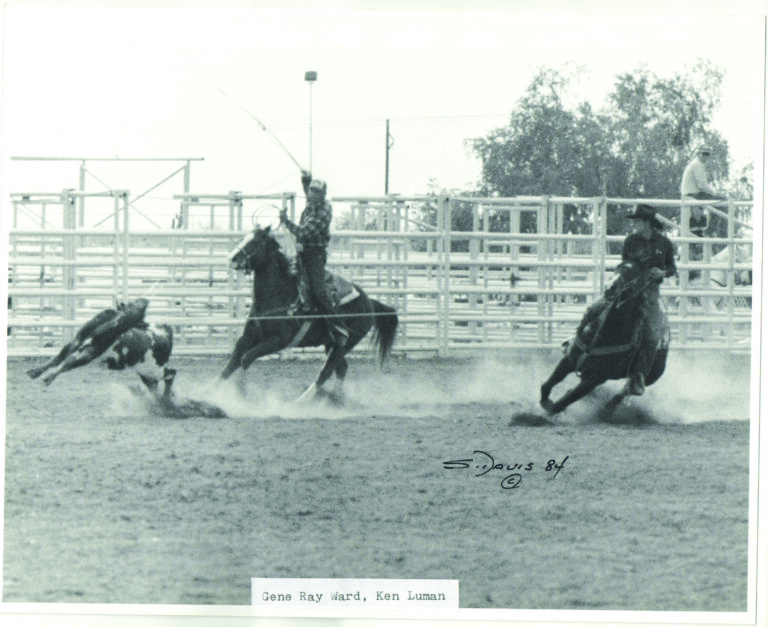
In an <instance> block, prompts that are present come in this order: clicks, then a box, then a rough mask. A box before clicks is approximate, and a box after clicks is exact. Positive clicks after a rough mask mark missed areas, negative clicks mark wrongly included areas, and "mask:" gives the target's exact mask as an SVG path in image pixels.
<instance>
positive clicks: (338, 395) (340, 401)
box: [328, 392, 347, 407]
mask: <svg viewBox="0 0 768 627" xmlns="http://www.w3.org/2000/svg"><path fill="white" fill-rule="evenodd" d="M346 398H347V397H346V395H345V394H344V393H343V392H329V393H328V401H329V402H330V403H331V405H334V406H335V407H343V406H344V403H345V401H346Z"/></svg>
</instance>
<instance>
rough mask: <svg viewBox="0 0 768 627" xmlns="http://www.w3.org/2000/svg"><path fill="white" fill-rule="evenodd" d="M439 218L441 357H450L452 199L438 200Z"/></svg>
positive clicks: (442, 197) (446, 197) (444, 197)
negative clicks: (440, 250) (440, 251)
mask: <svg viewBox="0 0 768 627" xmlns="http://www.w3.org/2000/svg"><path fill="white" fill-rule="evenodd" d="M438 217H441V218H442V220H441V221H440V222H439V225H440V235H441V237H440V248H441V249H442V259H441V260H440V261H441V263H440V277H441V281H440V298H441V303H440V305H441V306H440V328H441V331H442V332H441V334H440V348H439V355H440V357H447V356H448V343H449V335H450V332H449V331H450V329H449V325H450V323H449V315H450V303H451V198H450V196H441V197H440V199H439V200H438Z"/></svg>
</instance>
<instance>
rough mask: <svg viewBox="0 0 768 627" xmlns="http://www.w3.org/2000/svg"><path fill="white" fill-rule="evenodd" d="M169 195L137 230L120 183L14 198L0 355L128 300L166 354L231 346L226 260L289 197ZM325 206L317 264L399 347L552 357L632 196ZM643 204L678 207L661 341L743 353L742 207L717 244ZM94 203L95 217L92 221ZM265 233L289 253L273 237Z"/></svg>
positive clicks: (606, 274) (63, 333)
mask: <svg viewBox="0 0 768 627" xmlns="http://www.w3.org/2000/svg"><path fill="white" fill-rule="evenodd" d="M175 198H176V199H177V201H178V202H179V204H180V210H179V221H178V223H177V224H176V228H171V229H137V228H134V227H133V226H132V220H131V216H132V214H133V212H134V211H135V208H133V206H132V203H131V199H130V194H129V192H127V191H125V190H112V191H110V192H102V193H86V192H75V191H73V190H63V191H61V192H58V193H46V194H36V193H23V194H21V193H19V194H12V195H11V200H12V205H13V228H11V230H10V246H9V259H8V267H9V302H8V314H9V315H8V327H9V328H8V340H7V346H8V353H9V354H10V355H31V354H39V353H40V352H41V351H43V352H54V351H55V350H56V349H57V348H58V347H59V346H60V345H61V344H62V343H63V342H65V341H67V340H68V339H70V338H71V337H72V336H73V334H74V332H75V331H76V329H77V328H78V327H79V326H80V325H81V324H82V323H83V322H85V321H86V320H87V319H89V318H90V317H91V316H93V315H94V314H95V313H96V312H98V311H99V310H101V309H103V308H105V307H110V306H113V305H114V302H115V300H116V299H131V298H137V297H139V296H144V297H148V298H149V299H150V301H151V304H150V308H149V310H148V314H147V318H148V319H150V318H151V319H152V320H153V321H157V322H166V323H168V324H171V325H173V326H174V327H175V331H176V342H175V348H174V351H175V352H176V353H178V354H195V353H201V354H225V353H228V352H229V351H230V350H231V348H232V345H233V342H234V340H235V339H236V337H237V335H238V334H239V332H240V330H241V328H242V326H243V324H244V322H245V319H246V317H247V315H248V311H249V307H250V301H251V285H250V278H249V277H247V276H244V275H242V274H239V273H236V272H234V271H233V270H232V269H231V268H229V267H228V266H227V255H228V253H229V252H230V251H231V250H232V248H234V247H235V246H236V245H237V244H238V243H239V242H240V240H241V239H242V237H243V234H244V233H245V232H247V231H248V230H250V229H251V228H253V225H254V224H255V223H256V222H257V221H261V220H265V221H266V223H270V222H271V223H272V224H273V225H276V222H277V214H278V212H279V211H280V210H281V209H283V208H284V209H286V210H288V212H289V214H290V215H291V216H292V217H294V219H295V218H296V217H297V216H296V213H297V211H296V197H295V195H294V194H272V195H248V194H243V193H241V192H229V193H226V194H191V193H184V194H178V195H176V196H175ZM332 202H333V206H334V213H335V222H334V230H333V236H332V240H331V244H330V247H329V264H328V265H329V269H331V270H332V271H334V272H337V273H339V274H341V275H342V276H344V277H346V278H348V279H350V280H352V281H354V282H355V283H356V284H358V285H359V286H361V287H362V288H363V289H365V291H366V292H367V293H368V294H369V295H370V296H372V297H373V298H377V299H379V300H381V301H382V302H385V303H387V304H390V305H391V306H393V307H395V308H396V309H397V311H398V314H399V317H400V321H401V324H400V330H399V337H398V340H397V343H396V350H397V351H401V352H405V353H408V352H418V351H430V352H435V353H437V354H439V355H450V354H453V353H455V352H459V351H467V350H470V351H481V350H485V349H499V348H502V349H503V348H520V347H530V348H553V347H557V346H559V344H560V343H561V342H563V341H564V340H566V339H568V338H569V337H570V336H571V335H572V333H573V331H574V329H575V327H576V325H577V323H578V321H579V320H580V318H581V316H582V314H583V312H584V310H585V308H586V307H587V306H588V305H589V304H590V303H591V302H593V301H594V300H595V299H596V298H599V297H600V295H601V294H602V292H603V290H604V289H605V285H606V282H607V280H608V279H609V278H610V275H611V273H612V271H613V269H614V268H615V266H616V265H617V264H618V263H619V261H620V243H621V241H622V240H623V238H624V236H625V233H609V232H608V231H609V229H608V224H609V220H608V218H609V217H610V216H612V217H615V213H614V212H617V211H618V212H621V211H625V209H624V208H625V207H626V206H629V205H632V204H635V203H636V202H638V201H637V200H630V199H604V198H562V197H549V196H535V197H534V196H532V197H515V198H472V197H449V196H441V197H435V196H414V197H407V198H404V197H397V196H393V197H390V196H387V197H336V198H334V199H332ZM642 202H645V203H648V204H652V205H655V206H658V207H673V208H676V209H677V210H678V211H679V212H680V220H679V221H676V220H674V219H672V220H671V221H672V222H673V223H674V224H675V227H676V230H675V231H674V232H673V233H672V235H671V239H672V240H673V242H674V243H675V245H676V247H677V250H678V254H679V259H678V268H679V273H678V276H677V277H675V278H674V279H669V280H667V281H666V282H665V285H664V286H663V288H662V295H663V299H664V304H665V306H666V308H667V312H668V316H669V320H670V326H671V331H672V339H673V344H672V346H673V348H681V347H682V348H701V349H713V348H714V349H727V350H749V347H750V336H751V318H752V315H751V307H752V288H751V285H750V281H749V274H750V271H751V268H752V261H751V260H752V240H751V227H750V225H749V222H748V220H746V219H745V215H746V213H747V209H748V207H747V206H746V205H747V203H734V202H732V201H731V202H728V203H724V204H723V205H721V206H720V205H719V208H717V209H716V213H713V214H712V215H713V216H715V217H716V218H717V219H720V220H725V221H726V223H727V236H726V237H708V238H698V237H694V236H691V235H690V232H689V231H688V229H687V226H686V225H687V222H686V220H685V216H686V215H687V212H686V208H687V206H688V204H690V203H683V204H681V203H680V202H679V201H666V200H648V199H644V200H643V201H642ZM94 204H99V206H100V209H99V211H97V212H95V213H94V214H93V215H94V216H98V217H94V218H93V219H89V215H91V214H89V210H88V209H89V207H92V206H93V205H94ZM83 209H85V210H84V213H81V212H82V211H83ZM105 215H106V217H107V218H108V219H106V220H105V219H104V218H105ZM575 215H578V216H579V218H580V219H579V221H578V222H576V221H574V220H573V219H572V217H573V216H575ZM81 218H84V219H81ZM193 224H194V228H193ZM201 224H204V225H205V228H201ZM577 226H578V228H576V227H577ZM574 230H575V231H577V232H572V231H574ZM276 237H277V238H278V240H279V241H280V242H281V244H282V245H283V247H284V250H285V251H286V252H288V253H290V252H291V239H290V238H288V237H287V236H286V234H285V232H284V231H283V230H277V231H276ZM694 249H695V250H697V251H699V252H698V253H697V254H695V255H694V254H691V251H692V250H694ZM293 350H294V351H295V350H296V349H293ZM361 350H365V346H363V347H362V349H361Z"/></svg>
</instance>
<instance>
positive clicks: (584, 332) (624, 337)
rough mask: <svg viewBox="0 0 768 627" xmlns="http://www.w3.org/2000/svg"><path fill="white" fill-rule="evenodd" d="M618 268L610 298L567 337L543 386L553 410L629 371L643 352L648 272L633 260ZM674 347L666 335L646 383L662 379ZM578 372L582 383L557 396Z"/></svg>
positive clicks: (615, 401) (615, 403)
mask: <svg viewBox="0 0 768 627" xmlns="http://www.w3.org/2000/svg"><path fill="white" fill-rule="evenodd" d="M616 272H617V274H616V277H615V279H614V280H613V281H612V283H611V285H610V286H609V287H608V289H607V290H606V293H605V298H604V300H603V301H599V303H600V304H599V305H598V307H597V308H596V309H600V311H593V312H590V311H588V312H587V314H586V315H585V317H584V319H583V320H582V323H581V324H580V325H579V329H578V330H577V332H576V335H575V336H574V338H573V339H571V340H569V342H567V343H566V350H565V356H564V357H563V358H562V359H561V360H560V362H559V363H558V364H557V366H556V367H555V370H554V371H553V372H552V375H551V376H550V377H549V379H547V380H546V381H545V382H544V384H543V385H542V386H541V400H540V404H541V406H542V407H543V408H544V410H545V411H546V412H547V413H548V414H550V415H553V414H558V413H560V412H561V411H563V410H564V409H565V408H566V407H568V406H569V405H570V404H571V403H574V402H575V401H577V400H579V399H580V398H582V397H584V396H586V395H587V394H589V393H590V392H591V391H592V390H594V389H595V388H596V387H597V386H598V385H602V384H603V383H605V382H606V381H607V380H608V379H623V378H625V377H627V376H628V374H629V370H630V367H631V366H632V362H633V360H634V359H636V358H637V351H638V346H639V337H638V333H637V331H638V322H639V320H640V304H641V301H642V292H643V287H644V284H643V277H642V275H641V271H640V269H639V267H638V266H637V265H636V264H633V263H631V262H624V263H622V264H621V265H619V267H618V268H617V269H616ZM596 305H597V303H596ZM602 305H604V307H603V306H602ZM593 307H594V305H593ZM590 309H591V308H590ZM665 335H666V334H665ZM668 352H669V343H668V341H667V340H666V339H665V340H664V341H662V343H661V345H660V346H659V348H658V350H657V351H656V355H655V358H654V361H653V364H652V366H651V369H650V372H649V373H648V375H647V376H646V377H645V383H646V385H650V384H652V383H654V382H655V381H658V380H659V378H660V377H661V375H662V374H664V369H665V368H666V364H667V353H668ZM572 372H576V373H577V374H578V375H579V376H580V377H581V380H580V381H579V383H578V385H576V386H575V387H573V388H572V389H570V390H568V392H566V393H565V394H564V395H563V397H562V398H560V399H558V400H557V401H556V402H553V401H552V400H550V398H549V395H550V393H551V392H552V388H554V387H555V386H556V385H557V384H558V383H560V382H561V381H562V380H563V379H565V377H566V376H567V375H569V374H570V373H572ZM627 395H628V392H627V390H626V388H625V389H623V390H622V391H621V392H619V393H618V394H616V395H615V396H614V397H613V398H612V399H611V400H610V401H609V402H608V406H607V408H608V409H613V408H615V407H616V406H618V404H619V403H621V401H622V400H624V398H625V397H626V396H627Z"/></svg>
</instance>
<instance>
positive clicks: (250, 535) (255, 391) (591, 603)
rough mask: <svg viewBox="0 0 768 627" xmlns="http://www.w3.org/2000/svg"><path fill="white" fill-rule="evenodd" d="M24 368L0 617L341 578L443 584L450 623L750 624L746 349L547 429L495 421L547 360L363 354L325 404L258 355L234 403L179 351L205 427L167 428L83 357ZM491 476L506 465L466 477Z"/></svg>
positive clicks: (180, 422)
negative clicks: (495, 617)
mask: <svg viewBox="0 0 768 627" xmlns="http://www.w3.org/2000/svg"><path fill="white" fill-rule="evenodd" d="M37 361H38V360H30V359H17V360H11V361H10V362H9V363H8V376H7V384H8V387H7V397H8V401H7V423H6V468H5V533H4V536H5V537H4V542H5V545H4V546H5V550H4V564H3V575H4V582H3V601H5V602H34V603H61V602H64V603H110V604H114V603H120V604H124V603H140V604H193V605H200V604H203V605H206V604H217V605H219V604H222V605H248V604H250V601H251V600H250V579H251V577H322V578H340V577H344V578H350V577H351V578H358V577H359V578H408V579H419V578H429V579H458V580H459V585H460V599H461V601H460V603H461V607H465V608H516V609H535V608H553V609H585V608H587V609H606V610H691V611H745V610H746V609H747V575H748V573H747V555H748V538H747V531H748V472H749V398H748V396H749V377H748V358H745V357H728V356H718V357H717V361H711V363H707V364H705V363H703V362H702V358H701V357H695V358H694V359H691V360H686V359H684V358H683V357H681V356H679V355H676V354H673V355H672V356H671V358H670V366H669V370H668V373H667V375H665V378H664V379H662V381H661V382H659V383H658V384H657V386H654V388H651V389H649V391H648V393H647V394H646V396H644V397H643V398H641V399H638V400H635V401H633V402H632V404H631V405H630V406H628V407H621V408H619V410H618V412H619V419H618V421H617V424H605V423H603V422H599V421H597V420H596V419H595V417H594V416H595V414H596V411H595V408H596V407H597V406H598V403H599V402H600V401H601V400H604V399H605V398H607V396H606V395H607V394H608V391H606V390H603V391H601V392H600V393H598V394H596V395H595V396H594V397H593V398H592V399H587V400H585V401H583V402H582V403H580V404H579V405H578V406H574V407H573V408H572V409H570V410H569V411H567V412H566V413H565V414H563V415H561V416H560V417H559V418H558V419H557V422H556V424H555V425H552V426H527V425H520V424H511V418H512V416H513V415H515V414H524V413H527V412H533V411H534V410H535V402H536V400H537V396H536V393H537V390H538V385H539V383H540V382H541V381H542V380H543V379H544V378H545V376H546V374H547V371H548V370H549V369H550V368H551V367H553V366H554V363H555V361H556V359H553V358H551V357H546V358H543V359H538V360H531V359H530V358H528V359H524V358H520V359H517V358H515V359H510V358H504V357H488V358H478V359H472V360H464V359H450V360H438V359H422V360H419V359H396V360H394V361H391V362H390V363H389V364H388V365H387V366H386V367H385V369H384V370H383V371H378V370H377V369H376V367H375V365H374V364H373V363H372V362H371V361H369V360H367V359H364V358H362V357H359V358H357V359H352V361H351V365H350V371H349V378H348V383H347V388H346V391H347V403H346V404H345V406H344V407H336V406H333V405H330V404H328V403H320V404H316V405H310V406H306V405H297V404H295V403H293V402H291V401H292V399H294V398H295V397H296V396H297V395H298V394H299V393H300V392H301V391H302V390H303V389H304V388H305V387H306V386H307V385H308V384H309V383H310V382H311V381H312V379H313V377H314V374H315V373H316V372H317V370H318V369H319V365H320V364H319V362H318V361H317V360H315V359H298V360H287V359H283V360H277V359H273V360H267V361H262V362H258V363H257V364H255V365H254V367H253V368H251V370H250V371H249V373H248V376H247V395H246V397H245V398H241V397H239V396H238V392H237V386H236V385H235V384H234V383H227V384H225V385H217V384H215V383H214V382H213V380H214V377H215V375H216V374H217V373H218V371H219V370H220V369H221V368H222V366H223V364H224V359H214V358H206V359H192V358H188V359H183V358H178V359H175V364H174V365H175V366H176V367H177V368H178V369H179V376H178V379H177V390H178V392H179V394H180V395H183V396H188V397H191V398H197V399H203V400H206V401H208V402H213V403H216V404H218V405H220V406H221V407H222V408H224V409H225V410H226V411H227V413H228V414H229V417H228V418H223V419H210V418H203V417H199V416H197V417H195V416H192V417H189V418H188V419H170V418H166V417H163V416H162V415H160V414H159V413H158V412H155V411H151V410H150V409H149V408H148V407H147V406H146V405H144V404H142V403H141V402H140V401H139V400H138V399H137V397H136V396H135V395H134V394H132V393H131V392H130V388H132V387H133V386H135V385H136V384H135V382H134V379H135V376H134V375H132V374H131V373H125V372H123V373H120V372H109V371H107V370H105V369H103V368H101V367H99V366H97V365H96V364H91V365H89V366H87V367H85V368H81V369H80V370H76V371H72V372H70V373H66V374H64V375H62V376H61V377H60V378H59V379H57V380H56V381H55V382H54V383H53V384H52V385H51V386H50V387H48V388H46V387H44V386H43V385H42V384H41V382H40V381H33V380H31V379H29V378H28V377H27V376H26V375H25V370H26V369H27V368H29V367H30V366H31V365H33V364H35V363H37ZM691 369H697V370H694V371H695V372H696V373H697V377H696V385H688V384H687V382H690V373H691V372H692V370H691ZM606 387H607V388H610V385H608V386H606ZM491 457H492V458H493V462H490V458H491ZM460 460H472V461H471V462H470V463H464V464H462V463H458V462H460ZM551 460H554V461H551ZM446 462H455V463H454V464H447V463H446ZM563 462H564V463H563ZM497 463H502V464H504V465H505V467H506V466H510V467H513V468H514V464H520V465H521V466H520V467H517V468H516V469H514V470H506V469H505V470H491V471H489V472H487V473H485V474H480V473H481V472H482V471H481V470H479V469H481V468H482V466H483V464H485V465H489V464H490V465H493V464H497ZM558 465H561V468H560V469H559V471H558V469H557V467H556V466H558ZM514 474H518V475H519V477H511V478H510V475H514ZM478 475H479V476H478ZM513 485H515V486H516V487H512V486H513ZM505 488H506V489H505Z"/></svg>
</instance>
